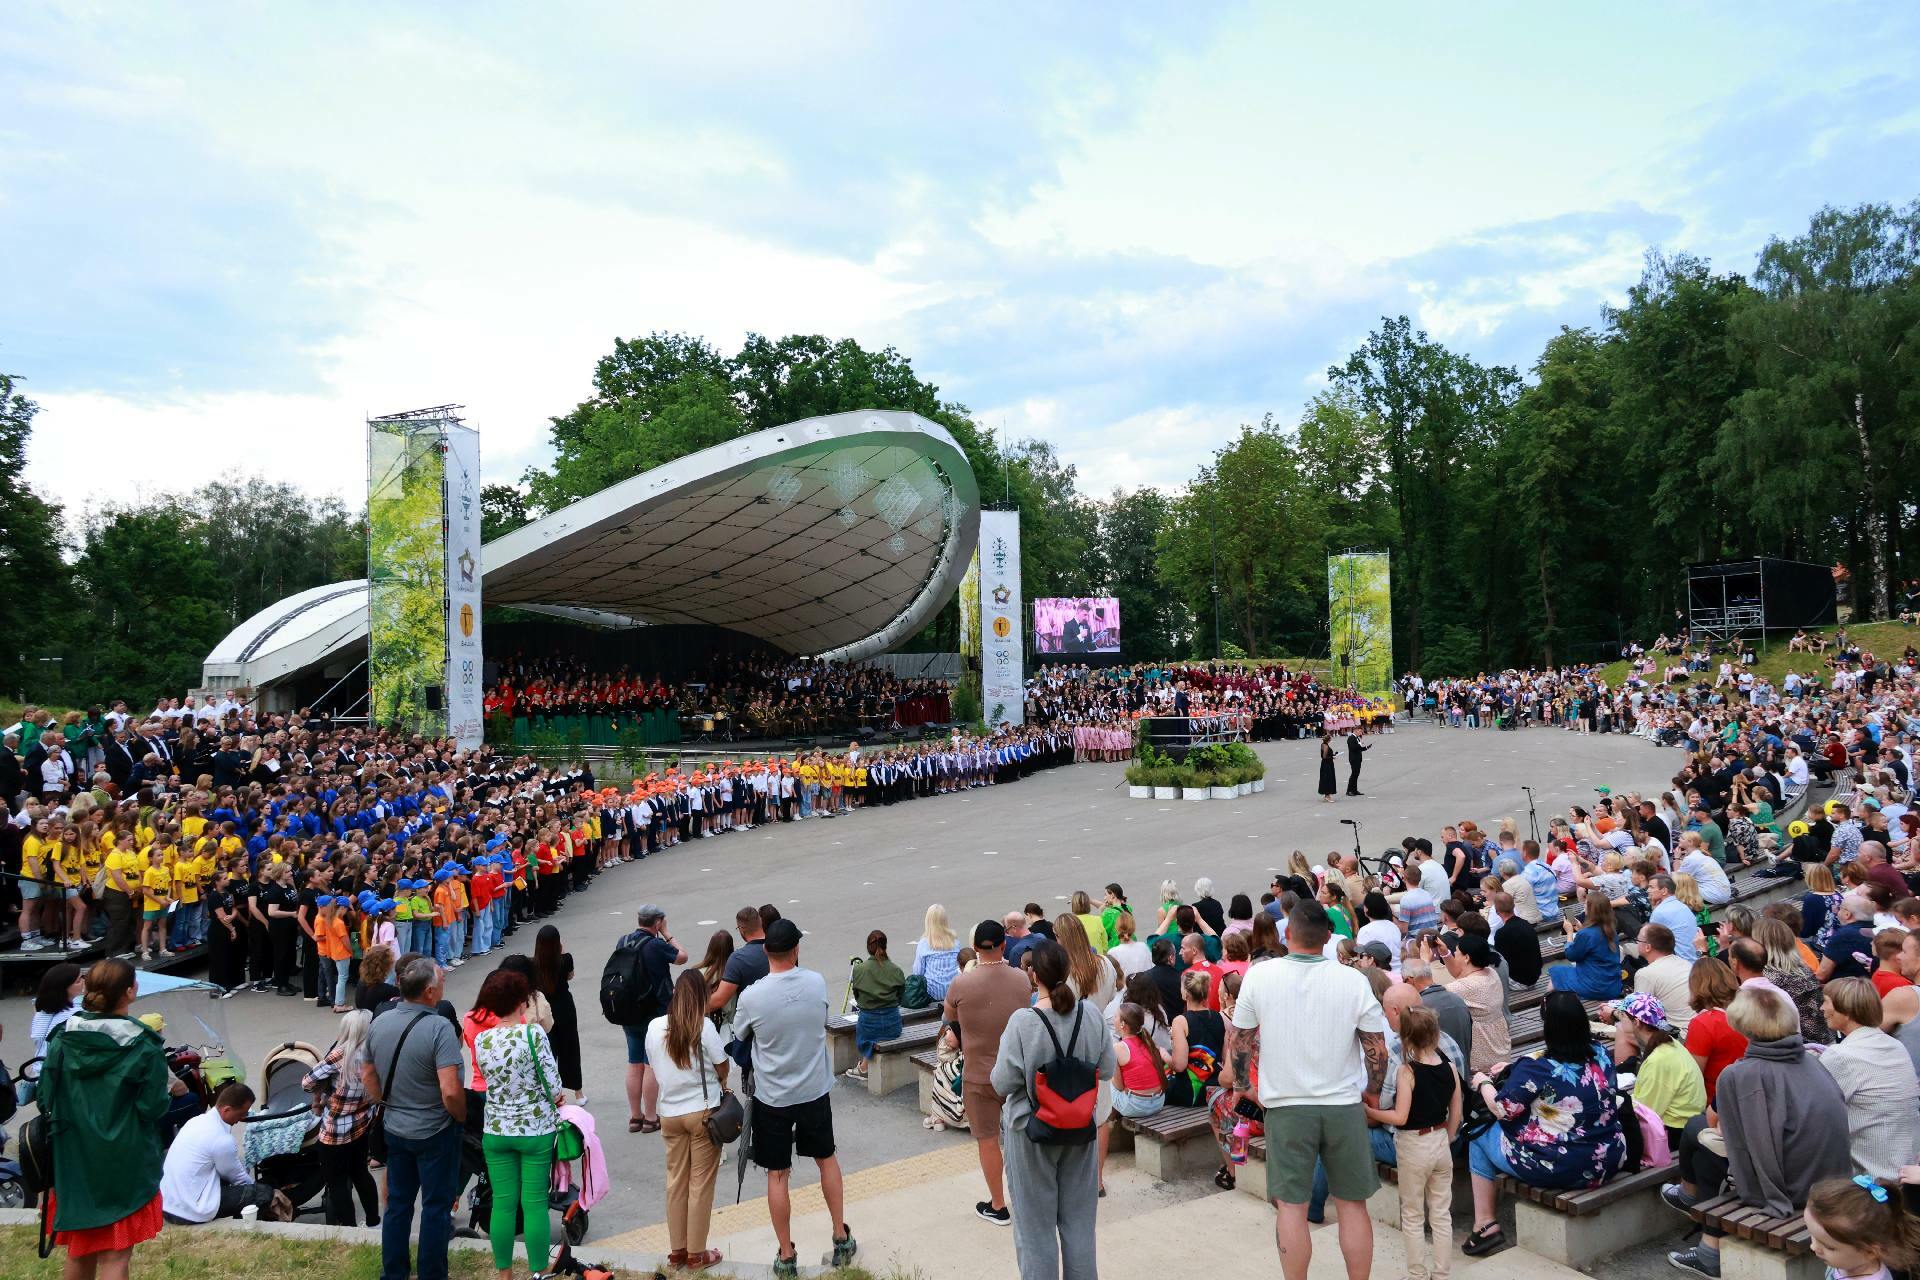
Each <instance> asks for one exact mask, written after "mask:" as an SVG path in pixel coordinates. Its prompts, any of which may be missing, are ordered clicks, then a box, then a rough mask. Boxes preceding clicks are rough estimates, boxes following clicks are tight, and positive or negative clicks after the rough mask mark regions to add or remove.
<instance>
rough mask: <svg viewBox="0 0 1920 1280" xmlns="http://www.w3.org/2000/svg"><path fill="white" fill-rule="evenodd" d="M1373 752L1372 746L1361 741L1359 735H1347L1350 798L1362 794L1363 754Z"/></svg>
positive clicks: (1348, 791) (1348, 792)
mask: <svg viewBox="0 0 1920 1280" xmlns="http://www.w3.org/2000/svg"><path fill="white" fill-rule="evenodd" d="M1371 750H1373V748H1372V747H1371V746H1369V745H1367V744H1365V743H1363V742H1361V741H1360V735H1359V734H1357V733H1349V734H1348V735H1347V794H1348V795H1350V796H1357V795H1360V794H1362V792H1361V790H1360V763H1361V761H1360V757H1361V754H1362V753H1363V752H1367V751H1371Z"/></svg>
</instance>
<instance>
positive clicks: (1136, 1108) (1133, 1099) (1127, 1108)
mask: <svg viewBox="0 0 1920 1280" xmlns="http://www.w3.org/2000/svg"><path fill="white" fill-rule="evenodd" d="M1166 1105H1167V1095H1166V1094H1164V1093H1152V1094H1138V1093H1128V1092H1127V1091H1126V1090H1124V1089H1115V1090H1114V1091H1113V1112H1114V1114H1115V1115H1121V1116H1125V1117H1126V1118H1127V1119H1129V1120H1144V1119H1146V1118H1147V1117H1148V1116H1150V1115H1152V1114H1153V1113H1154V1112H1156V1111H1158V1110H1160V1108H1162V1107H1164V1106H1166Z"/></svg>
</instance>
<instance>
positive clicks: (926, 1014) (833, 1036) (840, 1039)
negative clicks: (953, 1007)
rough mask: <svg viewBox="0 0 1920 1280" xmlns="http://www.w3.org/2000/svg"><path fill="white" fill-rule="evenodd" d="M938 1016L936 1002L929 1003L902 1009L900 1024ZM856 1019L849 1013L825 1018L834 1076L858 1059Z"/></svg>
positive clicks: (908, 1025)
mask: <svg viewBox="0 0 1920 1280" xmlns="http://www.w3.org/2000/svg"><path fill="white" fill-rule="evenodd" d="M939 1017H940V1006H939V1005H938V1004H930V1005H928V1006H926V1007H925V1008H924V1009H902V1010H901V1011H900V1025H901V1028H902V1029H903V1030H904V1029H905V1028H907V1027H911V1026H915V1025H916V1024H918V1023H922V1022H926V1021H928V1020H929V1019H934V1020H938V1019H939ZM857 1021H858V1015H856V1014H851V1013H842V1014H836V1015H835V1016H833V1017H832V1018H829V1019H828V1020H827V1060H828V1062H829V1063H831V1065H832V1067H833V1074H835V1075H836V1076H837V1075H840V1074H841V1073H842V1072H844V1071H846V1070H847V1069H848V1068H849V1067H851V1066H853V1064H854V1063H856V1062H858V1061H860V1054H859V1052H858V1051H857V1050H856V1049H855V1048H854V1047H853V1029H854V1025H855V1024H856V1022H857Z"/></svg>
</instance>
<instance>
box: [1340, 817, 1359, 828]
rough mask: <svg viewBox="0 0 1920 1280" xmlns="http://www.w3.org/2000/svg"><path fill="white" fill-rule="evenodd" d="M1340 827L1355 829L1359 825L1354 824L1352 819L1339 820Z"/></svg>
mask: <svg viewBox="0 0 1920 1280" xmlns="http://www.w3.org/2000/svg"><path fill="white" fill-rule="evenodd" d="M1340 825H1341V826H1343V827H1357V826H1359V825H1360V824H1359V823H1357V822H1355V821H1354V820H1353V819H1352V818H1342V819H1340Z"/></svg>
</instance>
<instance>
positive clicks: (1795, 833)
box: [1787, 818, 1810, 840]
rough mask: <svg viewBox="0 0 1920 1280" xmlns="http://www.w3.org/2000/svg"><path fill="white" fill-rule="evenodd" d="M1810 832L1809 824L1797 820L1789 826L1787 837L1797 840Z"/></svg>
mask: <svg viewBox="0 0 1920 1280" xmlns="http://www.w3.org/2000/svg"><path fill="white" fill-rule="evenodd" d="M1809 830H1810V828H1809V827H1808V826H1807V824H1806V823H1804V822H1801V821H1800V820H1799V819H1797V818H1796V819H1794V820H1793V821H1792V822H1789V823H1788V824H1787V835H1789V836H1790V837H1792V838H1793V839H1796V840H1797V839H1799V838H1800V837H1801V836H1803V835H1805V834H1807V832H1808V831H1809Z"/></svg>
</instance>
